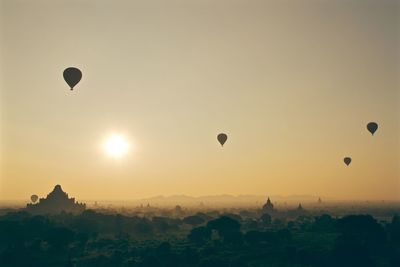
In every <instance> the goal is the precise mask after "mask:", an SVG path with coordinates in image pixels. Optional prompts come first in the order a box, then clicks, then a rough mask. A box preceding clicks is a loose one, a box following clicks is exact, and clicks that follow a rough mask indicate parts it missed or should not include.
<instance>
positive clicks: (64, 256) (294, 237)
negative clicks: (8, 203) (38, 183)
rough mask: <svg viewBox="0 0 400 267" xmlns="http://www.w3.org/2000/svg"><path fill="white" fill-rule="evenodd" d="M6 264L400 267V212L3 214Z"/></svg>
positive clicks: (0, 235) (0, 258) (0, 243)
mask: <svg viewBox="0 0 400 267" xmlns="http://www.w3.org/2000/svg"><path fill="white" fill-rule="evenodd" d="M0 266H4V267H7V266H13V267H18V266H29V267H34V266H68V267H72V266H76V267H84V266H97V267H101V266H113V267H114V266H116V267H118V266H121V267H125V266H134V267H139V266H140V267H145V266H152V267H153V266H154V267H157V266H159V267H164V266H165V267H166V266H171V267H172V266H174V267H179V266H182V267H184V266H188V267H189V266H193V267H206V266H210V267H213V266H218V267H225V266H226V267H239V266H243V267H244V266H247V267H251V266H321V267H322V266H328V267H330V266H332V267H334V266H335V267H336V266H349V267H350V266H352V267H354V266H363V267H368V266H371V267H372V266H400V217H399V216H394V217H393V219H392V220H391V222H388V223H385V224H383V223H379V222H378V221H377V220H376V219H374V218H373V217H372V216H370V215H349V216H345V217H343V218H333V217H331V216H330V215H328V214H324V215H320V216H311V215H307V216H299V217H297V218H295V219H287V218H273V216H271V215H269V214H266V213H265V214H262V215H260V216H259V217H257V218H251V217H242V216H240V215H237V214H222V215H218V216H216V214H215V213H210V214H207V213H197V214H195V215H191V216H187V217H183V218H173V217H161V216H156V217H152V218H146V217H138V216H123V215H120V214H115V215H110V214H102V213H97V212H95V211H92V210H86V211H84V212H83V213H82V214H80V215H72V214H66V213H62V214H58V215H46V216H32V215H30V214H28V213H26V212H13V213H8V214H6V215H4V216H1V217H0Z"/></svg>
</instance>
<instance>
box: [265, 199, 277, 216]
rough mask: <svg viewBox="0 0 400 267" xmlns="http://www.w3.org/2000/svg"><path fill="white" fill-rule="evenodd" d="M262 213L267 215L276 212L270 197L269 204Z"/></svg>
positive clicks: (266, 204)
mask: <svg viewBox="0 0 400 267" xmlns="http://www.w3.org/2000/svg"><path fill="white" fill-rule="evenodd" d="M262 211H263V212H266V213H273V212H275V211H276V210H275V209H274V204H272V202H271V200H270V199H269V197H268V200H267V203H265V204H264V206H263V207H262Z"/></svg>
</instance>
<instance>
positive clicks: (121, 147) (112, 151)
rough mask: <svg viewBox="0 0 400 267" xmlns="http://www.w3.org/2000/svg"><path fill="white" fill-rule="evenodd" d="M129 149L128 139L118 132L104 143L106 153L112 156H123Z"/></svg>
mask: <svg viewBox="0 0 400 267" xmlns="http://www.w3.org/2000/svg"><path fill="white" fill-rule="evenodd" d="M128 149H129V144H128V141H127V140H126V139H125V137H124V136H122V135H120V134H113V135H111V136H110V137H109V138H107V140H106V141H105V143H104V150H105V151H106V153H107V154H108V155H109V156H111V157H114V158H120V157H122V156H124V155H125V154H126V153H127V152H128Z"/></svg>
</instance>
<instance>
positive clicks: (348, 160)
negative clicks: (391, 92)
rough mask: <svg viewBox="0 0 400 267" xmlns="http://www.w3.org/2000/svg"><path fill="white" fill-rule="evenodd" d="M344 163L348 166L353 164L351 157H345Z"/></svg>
mask: <svg viewBox="0 0 400 267" xmlns="http://www.w3.org/2000/svg"><path fill="white" fill-rule="evenodd" d="M343 161H344V163H345V164H346V165H347V166H349V165H350V163H351V158H350V157H345V158H344V159H343Z"/></svg>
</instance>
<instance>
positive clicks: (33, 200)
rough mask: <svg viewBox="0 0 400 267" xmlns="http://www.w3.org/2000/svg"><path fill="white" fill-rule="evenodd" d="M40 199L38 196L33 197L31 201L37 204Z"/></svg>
mask: <svg viewBox="0 0 400 267" xmlns="http://www.w3.org/2000/svg"><path fill="white" fill-rule="evenodd" d="M38 198H39V197H38V196H37V195H32V196H31V200H32V202H33V203H35V202H36V201H37V200H38Z"/></svg>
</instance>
